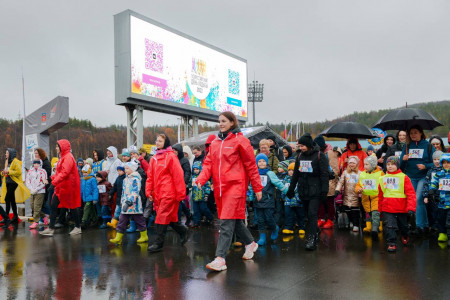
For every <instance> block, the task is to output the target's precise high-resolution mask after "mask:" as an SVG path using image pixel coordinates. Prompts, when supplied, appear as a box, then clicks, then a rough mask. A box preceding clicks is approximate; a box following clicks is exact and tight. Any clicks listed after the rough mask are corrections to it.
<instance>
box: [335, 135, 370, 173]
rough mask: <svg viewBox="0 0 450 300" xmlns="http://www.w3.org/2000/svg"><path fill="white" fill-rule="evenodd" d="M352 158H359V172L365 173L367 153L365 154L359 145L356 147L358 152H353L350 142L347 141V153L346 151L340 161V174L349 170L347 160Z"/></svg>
mask: <svg viewBox="0 0 450 300" xmlns="http://www.w3.org/2000/svg"><path fill="white" fill-rule="evenodd" d="M350 156H358V158H359V170H360V171H361V172H363V171H364V159H365V158H366V157H367V153H366V152H364V151H363V150H362V148H361V145H360V144H359V142H358V144H357V146H356V150H355V151H351V150H350V147H349V146H348V141H347V151H345V152H344V153H343V154H342V156H341V158H340V159H339V170H340V173H341V174H342V173H343V172H344V170H345V169H347V158H349V157H350Z"/></svg>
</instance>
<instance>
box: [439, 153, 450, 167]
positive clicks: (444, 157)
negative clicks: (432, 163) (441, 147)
mask: <svg viewBox="0 0 450 300" xmlns="http://www.w3.org/2000/svg"><path fill="white" fill-rule="evenodd" d="M444 160H445V161H446V162H449V163H450V153H444V154H442V155H441V159H440V160H439V164H440V165H441V166H442V167H444V165H443V163H444Z"/></svg>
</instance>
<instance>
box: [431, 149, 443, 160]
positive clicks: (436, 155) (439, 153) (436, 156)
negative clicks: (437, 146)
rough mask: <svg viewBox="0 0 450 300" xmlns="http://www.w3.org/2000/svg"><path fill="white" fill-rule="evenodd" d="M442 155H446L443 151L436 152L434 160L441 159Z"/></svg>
mask: <svg viewBox="0 0 450 300" xmlns="http://www.w3.org/2000/svg"><path fill="white" fill-rule="evenodd" d="M442 154H444V152H442V151H440V150H437V151H434V153H433V159H437V158H441V155H442Z"/></svg>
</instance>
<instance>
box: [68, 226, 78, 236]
mask: <svg viewBox="0 0 450 300" xmlns="http://www.w3.org/2000/svg"><path fill="white" fill-rule="evenodd" d="M69 234H70V235H76V234H81V228H80V227H75V228H74V229H72V231H71V232H70V233H69Z"/></svg>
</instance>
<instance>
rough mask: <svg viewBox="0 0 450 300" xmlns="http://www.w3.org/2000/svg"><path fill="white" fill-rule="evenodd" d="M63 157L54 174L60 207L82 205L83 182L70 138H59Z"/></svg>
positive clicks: (53, 180)
mask: <svg viewBox="0 0 450 300" xmlns="http://www.w3.org/2000/svg"><path fill="white" fill-rule="evenodd" d="M58 145H59V148H60V149H61V153H60V156H61V159H60V160H59V161H58V164H57V165H56V173H55V175H53V176H52V184H53V186H54V187H55V195H56V196H58V198H59V206H58V208H69V209H74V208H77V207H81V187H80V185H81V183H80V175H79V173H78V168H77V164H76V163H75V158H74V157H73V155H72V153H70V143H69V141H68V140H59V141H58Z"/></svg>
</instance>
